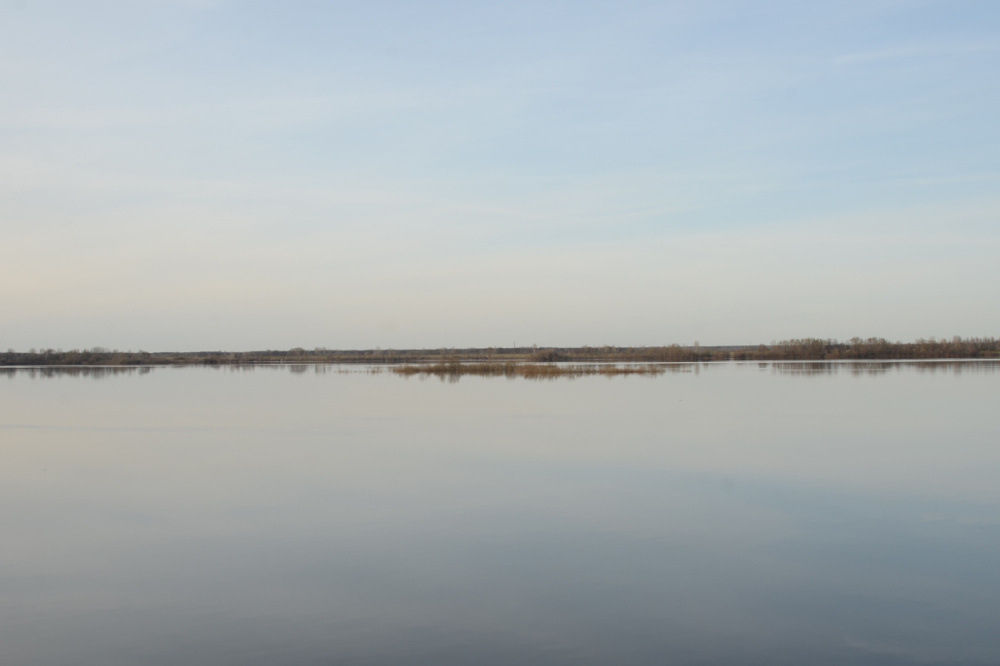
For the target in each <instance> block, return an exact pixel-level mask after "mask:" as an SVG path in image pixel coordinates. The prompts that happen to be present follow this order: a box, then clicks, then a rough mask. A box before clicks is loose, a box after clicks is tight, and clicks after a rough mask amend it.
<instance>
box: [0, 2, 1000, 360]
mask: <svg viewBox="0 0 1000 666" xmlns="http://www.w3.org/2000/svg"><path fill="white" fill-rule="evenodd" d="M998 285H1000V3H997V2H995V1H993V0H987V1H984V2H966V1H962V0H949V1H947V2H930V1H920V0H908V1H897V0H894V1H886V0H865V1H863V2H854V1H852V0H843V1H838V2H800V1H794V2H781V1H776V2H769V1H752V2H751V1H746V2H739V1H728V0H717V1H698V2H695V1H692V2H671V1H669V0H660V1H657V2H648V1H639V0H617V1H615V2H610V1H606V2H604V1H601V2H594V1H587V0H575V1H573V2H569V1H566V2H561V1H548V0H531V1H530V2H529V1H522V0H508V1H506V2H496V3H486V2H467V1H466V2H442V1H436V0H427V1H415V0H411V1H409V2H392V1H380V0H365V1H363V2H362V1H330V2H301V1H298V0H285V1H283V2H258V1H254V0H245V1H244V0H118V1H114V2H111V1H106V0H88V1H87V2H78V1H74V2H55V1H53V2H49V1H44V0H37V1H36V0H0V348H3V349H6V348H13V349H16V350H19V351H26V350H28V349H29V348H56V349H60V348H61V349H74V348H90V347H93V346H103V347H109V348H117V349H122V350H128V349H132V350H139V349H145V350H148V351H164V350H210V349H230V350H252V349H287V348H290V347H294V346H301V347H305V348H313V347H327V348H331V349H333V348H340V349H343V348H374V347H382V348H438V347H468V346H510V345H514V344H517V345H521V346H525V345H531V344H537V345H539V346H575V345H604V344H616V345H661V344H671V343H679V344H691V343H693V342H694V341H699V342H700V343H701V344H703V345H714V344H757V343H762V342H763V343H767V342H770V341H773V340H781V339H788V338H797V337H806V336H810V337H821V338H831V337H832V338H839V339H847V338H850V337H853V336H861V337H868V336H879V337H886V338H888V339H891V340H912V339H917V338H922V337H924V338H929V337H932V336H935V337H945V336H947V337H950V336H952V335H962V336H997V335H1000V307H998V305H1000V289H998Z"/></svg>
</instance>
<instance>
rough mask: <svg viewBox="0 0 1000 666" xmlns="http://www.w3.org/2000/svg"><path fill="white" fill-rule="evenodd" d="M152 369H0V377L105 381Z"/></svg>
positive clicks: (110, 367) (144, 373)
mask: <svg viewBox="0 0 1000 666" xmlns="http://www.w3.org/2000/svg"><path fill="white" fill-rule="evenodd" d="M152 371H153V368H152V367H149V366H143V367H138V368H135V367H121V366H69V367H52V366H43V367H38V368H0V376H5V377H7V378H8V379H13V378H14V377H17V376H22V377H29V378H31V379H56V378H59V377H85V378H88V379H107V378H108V377H112V376H117V375H148V374H149V373H150V372H152Z"/></svg>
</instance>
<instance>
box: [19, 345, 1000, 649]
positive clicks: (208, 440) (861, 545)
mask: <svg viewBox="0 0 1000 666" xmlns="http://www.w3.org/2000/svg"><path fill="white" fill-rule="evenodd" d="M790 365H791V364H766V365H765V366H764V367H763V368H761V367H758V364H756V363H753V364H739V365H704V364H703V365H700V366H697V370H698V371H697V372H693V371H692V372H678V373H676V374H668V375H665V376H661V377H658V378H655V379H650V378H638V377H619V378H613V379H607V378H603V377H592V378H582V379H578V380H576V381H573V382H544V383H535V382H518V381H514V382H508V381H502V380H496V379H490V378H477V377H467V378H463V379H462V381H461V382H460V383H458V384H448V383H441V382H438V381H424V382H421V381H404V380H402V379H400V378H398V377H394V376H392V375H385V374H382V375H379V374H375V375H369V374H364V373H361V374H340V373H339V372H337V371H335V370H334V371H330V369H328V368H327V369H325V371H319V372H317V371H316V369H315V368H312V367H311V366H309V367H308V368H309V369H308V371H307V372H306V373H304V374H297V375H296V374H292V373H288V372H281V371H254V372H246V371H231V370H228V369H221V370H217V369H208V368H157V369H155V370H154V371H153V372H151V373H148V374H146V375H144V376H142V377H140V376H139V375H138V374H131V373H126V374H108V375H104V377H105V378H106V379H107V380H106V381H100V382H90V381H73V380H72V378H70V377H69V376H67V381H30V379H29V377H30V375H29V374H22V373H17V374H13V375H8V376H9V377H10V378H11V380H10V381H5V382H2V383H0V441H2V443H0V463H2V464H0V500H2V501H0V524H2V526H3V529H4V533H5V548H4V550H3V552H2V554H0V644H2V645H3V646H4V650H3V651H4V653H5V654H6V655H8V657H6V658H9V659H10V660H11V662H10V663H17V664H102V665H103V664H115V663H122V664H132V663H150V664H161V663H162V664H173V663H191V664H209V663H241V664H244V663H248V664H258V663H259V664H271V663H288V664H314V663H331V662H332V663H341V662H351V663H428V664H430V663H441V662H447V661H452V662H455V661H457V662H475V663H511V662H513V661H517V662H522V663H608V662H620V663H664V662H667V661H669V662H673V663H691V662H699V663H761V664H782V663H788V664H792V663H796V664H798V663H820V664H826V663H830V664H833V663H838V664H839V663H862V664H907V663H938V662H940V663H996V662H997V661H998V659H1000V639H998V638H996V637H995V636H994V634H995V626H994V625H995V619H996V618H997V617H1000V573H998V570H997V568H996V566H995V562H996V560H997V557H998V556H1000V489H998V488H997V484H996V482H995V480H996V479H997V478H998V474H997V473H998V472H1000V447H997V445H996V442H997V441H1000V437H998V434H1000V425H998V424H997V420H996V419H995V417H994V412H995V405H996V400H997V397H998V395H1000V393H998V390H997V389H998V386H997V378H998V377H1000V375H998V374H997V373H995V372H994V371H993V370H992V369H991V368H994V367H995V366H992V365H987V364H981V363H980V364H970V363H958V364H956V363H948V364H942V365H941V366H940V368H939V369H936V370H930V366H927V365H926V364H922V365H921V364H893V365H891V366H886V367H884V368H881V369H880V370H879V372H878V373H876V374H871V373H867V372H855V371H854V369H852V366H851V364H832V366H834V367H836V369H834V370H831V371H830V372H827V371H825V370H823V371H821V372H818V373H814V372H812V370H813V369H814V368H812V367H811V365H812V364H799V366H798V367H799V369H801V370H803V372H798V371H797V370H790V369H789V367H788V366H790ZM304 367H305V366H304ZM694 368H695V366H688V369H689V370H693V369H694ZM761 370H763V372H762V371H761ZM88 376H93V375H88ZM817 380H818V381H817Z"/></svg>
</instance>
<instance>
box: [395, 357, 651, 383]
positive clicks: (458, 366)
mask: <svg viewBox="0 0 1000 666" xmlns="http://www.w3.org/2000/svg"><path fill="white" fill-rule="evenodd" d="M391 369H392V372H394V373H396V374H398V375H404V376H406V377H412V376H414V375H416V376H419V377H438V378H439V379H458V378H459V377H463V376H465V375H478V376H481V377H509V378H511V379H513V378H515V377H521V378H524V379H556V378H561V377H569V378H573V377H584V376H587V375H606V376H614V375H662V374H663V373H664V372H665V370H666V369H665V367H664V366H662V365H652V364H642V365H617V364H609V365H593V364H592V365H580V364H568V365H556V364H554V363H530V362H529V363H518V362H516V361H506V362H501V363H462V362H460V361H452V362H449V363H435V364H428V365H397V366H393V367H392V368H391Z"/></svg>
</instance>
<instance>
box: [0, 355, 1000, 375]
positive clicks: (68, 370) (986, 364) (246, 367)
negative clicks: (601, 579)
mask: <svg viewBox="0 0 1000 666" xmlns="http://www.w3.org/2000/svg"><path fill="white" fill-rule="evenodd" d="M733 365H741V366H756V367H757V368H758V369H759V370H761V371H762V372H763V371H770V372H772V373H773V374H776V375H786V376H820V375H836V374H851V375H855V376H878V375H885V374H888V373H890V372H901V371H906V370H913V371H916V372H920V373H927V372H929V373H943V372H950V373H952V374H956V375H959V374H963V373H993V372H998V371H1000V361H993V360H961V361H956V360H951V361H760V362H757V363H747V362H741V361H717V362H705V363H585V364H578V363H530V362H525V363H501V364H494V363H485V364H482V363H481V364H476V363H451V364H447V367H445V366H444V364H395V365H382V364H375V365H361V364H353V363H352V364H330V363H294V364H293V363H265V364H260V363H253V364H251V363H247V364H233V365H216V366H194V367H201V368H204V369H211V370H212V371H214V372H233V373H244V372H288V373H291V374H293V375H299V376H303V375H307V374H313V375H324V374H328V373H333V374H341V375H379V374H396V375H404V376H409V375H417V376H430V375H434V376H439V377H442V378H451V377H455V378H457V377H460V376H463V375H469V374H475V375H484V376H506V377H522V378H527V379H553V378H570V379H572V378H574V377H582V376H587V375H605V376H615V375H632V374H637V375H663V374H683V373H694V374H698V373H700V372H702V371H710V370H711V369H712V368H722V367H731V366H733ZM494 366H496V367H497V368H506V369H505V370H501V371H496V368H495V367H494ZM188 367H192V366H188ZM156 369H164V366H138V367H135V366H41V367H23V366H22V367H0V376H2V377H7V378H8V379H13V378H15V377H18V376H22V377H28V378H31V379H56V378H60V377H81V378H88V379H106V378H109V377H116V376H122V375H147V374H149V373H151V372H153V370H156Z"/></svg>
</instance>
